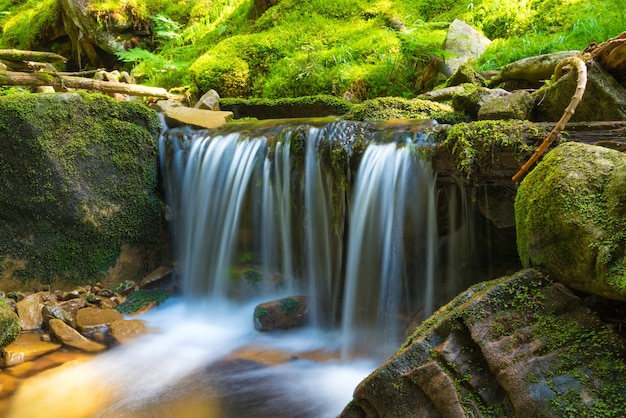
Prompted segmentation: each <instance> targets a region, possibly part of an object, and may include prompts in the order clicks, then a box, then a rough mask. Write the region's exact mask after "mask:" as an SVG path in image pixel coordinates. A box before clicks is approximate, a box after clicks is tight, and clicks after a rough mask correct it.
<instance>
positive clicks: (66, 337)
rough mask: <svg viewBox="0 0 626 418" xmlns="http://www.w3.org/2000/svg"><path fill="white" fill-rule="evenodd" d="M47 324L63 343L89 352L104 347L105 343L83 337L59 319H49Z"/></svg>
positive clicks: (101, 349) (103, 348)
mask: <svg viewBox="0 0 626 418" xmlns="http://www.w3.org/2000/svg"><path fill="white" fill-rule="evenodd" d="M48 324H49V325H50V329H51V330H52V332H54V335H56V336H57V338H58V339H59V340H60V341H61V342H62V343H63V344H65V345H69V346H70V347H74V348H78V349H79V350H83V351H87V352H90V353H94V352H98V351H103V350H105V349H106V346H105V345H103V344H100V343H97V342H95V341H92V340H90V339H88V338H85V337H84V336H83V335H81V334H80V333H79V332H78V331H76V330H75V329H74V328H72V327H70V326H69V325H67V324H66V323H65V322H63V321H62V320H60V319H51V320H50V322H49V323H48Z"/></svg>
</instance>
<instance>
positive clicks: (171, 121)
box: [163, 106, 233, 129]
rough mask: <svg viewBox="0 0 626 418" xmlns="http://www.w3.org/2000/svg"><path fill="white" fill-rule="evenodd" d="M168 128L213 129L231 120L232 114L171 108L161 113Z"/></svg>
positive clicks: (189, 108) (177, 107)
mask: <svg viewBox="0 0 626 418" xmlns="http://www.w3.org/2000/svg"><path fill="white" fill-rule="evenodd" d="M163 115H164V116H165V121H166V122H167V125H168V126H169V127H170V128H175V127H177V126H184V125H193V126H196V127H200V128H209V129H215V128H219V127H220V126H222V125H224V124H225V123H226V122H227V121H229V120H230V119H232V117H233V112H229V111H211V110H205V109H194V108H192V107H184V106H172V107H168V108H167V109H165V111H164V112H163Z"/></svg>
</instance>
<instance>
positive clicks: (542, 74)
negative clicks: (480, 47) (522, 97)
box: [490, 51, 580, 86]
mask: <svg viewBox="0 0 626 418" xmlns="http://www.w3.org/2000/svg"><path fill="white" fill-rule="evenodd" d="M579 53H580V51H559V52H554V53H550V54H542V55H537V56H534V57H528V58H524V59H521V60H518V61H515V62H512V63H510V64H508V65H506V66H505V67H504V68H503V69H502V71H500V73H499V74H498V75H496V76H495V77H493V78H492V80H491V83H490V85H492V86H495V85H498V84H500V83H502V82H504V81H509V80H523V81H530V82H538V81H541V82H543V81H545V80H549V79H550V78H552V75H553V74H554V69H555V68H556V66H557V64H558V63H559V62H561V61H563V60H564V59H565V58H568V57H573V56H574V55H577V54H579Z"/></svg>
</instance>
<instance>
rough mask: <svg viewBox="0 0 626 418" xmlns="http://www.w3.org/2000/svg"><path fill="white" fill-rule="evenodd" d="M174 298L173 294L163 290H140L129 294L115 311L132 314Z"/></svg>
mask: <svg viewBox="0 0 626 418" xmlns="http://www.w3.org/2000/svg"><path fill="white" fill-rule="evenodd" d="M171 296H172V293H171V292H168V291H167V290H161V289H139V290H135V291H133V292H131V293H129V295H128V297H127V298H126V300H125V301H124V302H123V303H121V304H119V305H118V306H117V307H116V308H115V309H116V310H117V311H119V312H120V313H123V314H132V313H135V312H137V311H139V310H140V309H142V308H143V307H146V306H149V305H151V304H153V303H154V304H157V305H159V304H161V303H163V302H165V301H166V300H167V299H169V298H170V297H171Z"/></svg>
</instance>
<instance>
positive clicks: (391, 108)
mask: <svg viewBox="0 0 626 418" xmlns="http://www.w3.org/2000/svg"><path fill="white" fill-rule="evenodd" d="M453 112H454V110H453V109H452V108H451V107H450V106H448V105H445V104H442V103H437V102H432V101H430V100H421V99H414V100H408V99H402V98H399V97H380V98H377V99H371V100H366V101H364V102H363V103H359V104H357V105H355V106H354V108H353V109H352V111H351V112H350V113H349V114H347V115H346V116H345V118H346V119H348V120H355V121H361V122H375V121H381V120H395V119H435V118H436V117H437V116H441V117H443V115H446V114H448V113H453Z"/></svg>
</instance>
